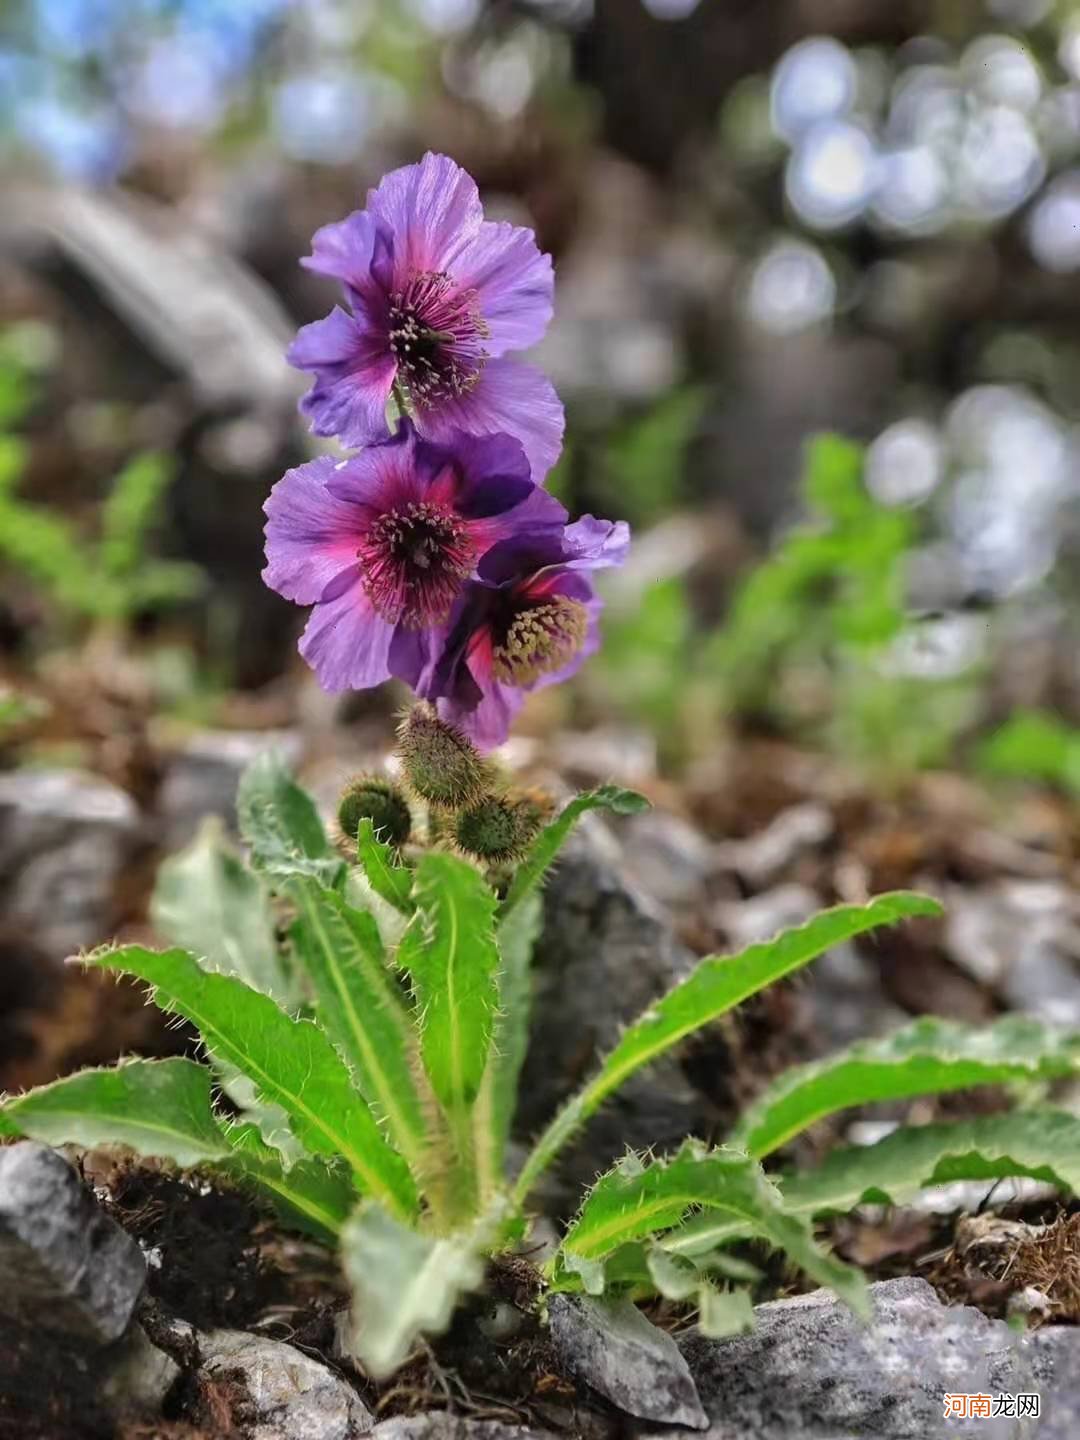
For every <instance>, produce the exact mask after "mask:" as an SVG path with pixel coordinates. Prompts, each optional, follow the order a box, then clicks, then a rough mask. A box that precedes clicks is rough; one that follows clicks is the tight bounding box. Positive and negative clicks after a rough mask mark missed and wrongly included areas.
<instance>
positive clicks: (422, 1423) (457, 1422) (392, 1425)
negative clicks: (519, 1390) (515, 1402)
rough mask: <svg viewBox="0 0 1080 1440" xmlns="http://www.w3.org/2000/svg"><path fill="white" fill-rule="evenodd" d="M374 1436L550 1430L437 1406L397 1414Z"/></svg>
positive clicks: (504, 1437)
mask: <svg viewBox="0 0 1080 1440" xmlns="http://www.w3.org/2000/svg"><path fill="white" fill-rule="evenodd" d="M371 1434H372V1437H373V1440H376V1437H377V1440H544V1437H546V1436H549V1435H551V1431H550V1430H533V1429H530V1427H529V1426H527V1425H504V1424H503V1422H502V1421H501V1420H466V1419H465V1418H464V1417H463V1416H460V1415H450V1414H448V1413H447V1412H446V1411H445V1410H437V1411H435V1412H434V1413H432V1414H428V1415H395V1416H394V1418H393V1419H392V1420H383V1421H382V1423H381V1424H379V1425H376V1426H375V1429H374V1430H373V1431H372V1432H371Z"/></svg>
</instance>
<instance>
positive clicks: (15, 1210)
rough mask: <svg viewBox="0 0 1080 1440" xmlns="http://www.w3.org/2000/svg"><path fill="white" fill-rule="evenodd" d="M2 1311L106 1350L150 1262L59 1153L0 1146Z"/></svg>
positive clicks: (126, 1317)
mask: <svg viewBox="0 0 1080 1440" xmlns="http://www.w3.org/2000/svg"><path fill="white" fill-rule="evenodd" d="M0 1274H2V1275H3V1279H4V1283H3V1287H2V1288H0V1310H3V1312H4V1313H5V1314H6V1315H7V1316H8V1317H9V1318H10V1319H12V1320H14V1321H15V1322H17V1323H18V1324H20V1325H22V1326H24V1327H33V1328H34V1329H35V1330H38V1329H40V1330H43V1331H51V1332H56V1333H59V1334H62V1335H64V1336H66V1337H67V1338H68V1339H70V1340H74V1341H78V1342H82V1343H83V1344H91V1345H108V1344H110V1343H111V1342H112V1341H114V1340H118V1339H119V1338H120V1336H121V1335H122V1334H123V1333H124V1331H125V1330H126V1329H127V1325H128V1322H129V1320H130V1319H131V1315H132V1311H133V1310H134V1308H135V1304H136V1302H137V1300H138V1299H139V1296H140V1294H141V1293H142V1288H143V1283H144V1281H145V1278H146V1263H145V1261H144V1260H143V1256H142V1251H141V1250H140V1249H139V1247H138V1245H137V1244H136V1243H135V1241H134V1240H132V1239H131V1237H130V1236H129V1235H127V1234H125V1232H124V1231H123V1230H121V1228H120V1226H119V1225H117V1224H116V1222H115V1221H114V1220H111V1219H110V1218H109V1217H108V1216H107V1215H106V1214H105V1213H104V1211H103V1210H101V1208H100V1207H99V1206H98V1204H97V1201H96V1200H95V1199H94V1197H93V1196H92V1195H91V1194H90V1192H89V1191H88V1190H87V1189H86V1187H85V1186H84V1185H83V1184H82V1182H81V1181H80V1180H79V1177H78V1176H77V1175H76V1173H75V1171H74V1170H73V1169H72V1168H71V1166H70V1165H69V1164H68V1163H67V1161H66V1160H64V1159H63V1158H62V1157H61V1156H60V1155H58V1154H57V1153H56V1151H55V1150H49V1149H47V1148H46V1147H45V1146H43V1145H36V1144H34V1143H33V1142H32V1141H29V1140H23V1141H20V1142H19V1143H18V1144H16V1145H9V1146H4V1147H2V1148H0Z"/></svg>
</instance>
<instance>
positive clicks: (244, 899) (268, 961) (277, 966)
mask: <svg viewBox="0 0 1080 1440" xmlns="http://www.w3.org/2000/svg"><path fill="white" fill-rule="evenodd" d="M150 917H151V919H152V920H153V922H154V924H155V926H156V927H157V929H158V930H160V931H161V933H162V935H163V936H164V937H165V939H166V940H168V941H169V942H170V943H171V944H173V945H180V946H182V947H183V948H184V949H185V950H190V951H191V953H192V954H193V955H195V956H197V957H199V958H200V959H202V960H204V961H205V962H206V964H207V967H208V968H209V969H212V970H216V971H218V972H219V973H220V974H222V975H235V976H237V978H238V979H240V980H243V981H244V982H245V984H247V985H250V986H251V987H252V988H253V989H255V990H262V991H263V992H264V993H265V994H267V995H273V996H274V998H275V999H276V1000H279V1001H281V1002H282V1003H283V1004H289V1003H290V1002H291V1001H292V1000H293V998H294V996H293V987H292V986H291V984H290V982H289V978H288V976H287V974H286V971H285V967H284V965H283V964H282V961H281V956H280V954H279V952H278V945H277V939H276V936H275V934H274V917H273V914H272V912H271V909H270V897H269V895H268V894H267V891H266V888H265V886H264V885H263V883H262V881H261V880H260V879H259V878H258V876H257V875H253V874H252V873H251V871H250V870H248V869H246V868H245V866H244V863H243V861H242V860H241V859H240V857H239V855H237V854H236V853H235V852H234V851H233V850H232V848H231V847H230V846H229V845H227V844H226V843H225V839H224V836H223V835H222V830H221V823H220V821H218V820H216V819H210V820H208V821H206V823H205V824H204V825H203V826H202V827H201V828H200V830H199V833H198V835H197V836H196V837H195V839H194V840H193V841H192V843H191V844H190V845H189V846H188V847H187V849H186V850H181V851H180V853H179V854H178V855H172V856H170V857H169V859H167V860H165V861H164V862H163V863H162V865H161V868H160V869H159V870H158V874H157V881H156V883H155V885H154V894H153V898H152V900H151V902H150Z"/></svg>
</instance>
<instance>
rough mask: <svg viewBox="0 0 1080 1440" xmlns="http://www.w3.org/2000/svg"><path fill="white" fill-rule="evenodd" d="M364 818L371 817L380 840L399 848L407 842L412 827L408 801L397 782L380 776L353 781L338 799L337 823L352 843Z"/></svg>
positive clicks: (368, 776) (363, 777) (369, 818)
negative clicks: (394, 782) (395, 783)
mask: <svg viewBox="0 0 1080 1440" xmlns="http://www.w3.org/2000/svg"><path fill="white" fill-rule="evenodd" d="M361 820H370V821H371V823H372V826H373V827H374V829H375V834H376V835H377V836H378V837H379V839H380V840H383V841H385V843H386V844H387V845H394V846H397V847H400V846H402V845H404V844H405V841H406V840H408V838H409V832H410V831H411V830H412V812H411V811H410V810H409V802H408V801H407V800H406V799H405V796H404V795H403V794H402V793H401V791H400V790H399V789H398V788H397V786H396V785H394V784H393V783H392V782H391V781H390V780H384V779H383V778H382V777H381V776H379V775H358V776H357V778H356V779H355V780H350V781H349V783H348V785H347V786H346V787H345V790H344V791H343V793H342V796H341V800H340V801H339V802H338V824H339V825H340V826H341V833H342V835H343V836H344V838H345V840H346V841H347V842H348V843H349V844H350V845H352V846H355V844H356V832H357V831H358V830H359V828H360V821H361Z"/></svg>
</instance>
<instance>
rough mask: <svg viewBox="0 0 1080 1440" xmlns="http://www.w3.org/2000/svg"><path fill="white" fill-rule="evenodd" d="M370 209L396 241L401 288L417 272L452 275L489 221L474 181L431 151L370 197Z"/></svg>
mask: <svg viewBox="0 0 1080 1440" xmlns="http://www.w3.org/2000/svg"><path fill="white" fill-rule="evenodd" d="M367 208H368V211H369V213H370V214H371V215H372V216H373V217H374V219H375V220H376V221H379V222H381V223H382V224H383V225H385V226H386V228H387V230H388V231H389V232H390V234H391V236H392V237H393V246H394V267H393V272H394V282H395V284H396V285H401V284H402V283H403V282H404V280H405V279H406V278H407V277H408V276H409V275H411V274H415V273H416V272H417V271H424V270H430V271H436V272H439V271H447V272H452V270H453V266H454V262H455V260H456V259H457V257H458V255H459V254H460V253H461V251H462V249H463V248H464V247H465V246H466V245H467V244H468V242H469V241H470V240H471V239H472V238H473V236H474V235H475V234H476V232H477V230H478V229H479V228H480V225H481V223H482V221H483V218H484V212H483V210H482V208H481V205H480V195H479V193H478V191H477V189H476V181H475V180H473V178H472V176H471V175H469V174H468V173H467V172H466V171H465V170H463V169H462V168H461V166H460V165H457V164H455V162H454V161H453V160H451V159H450V158H449V157H448V156H446V155H433V154H432V153H431V152H430V151H428V153H427V154H426V155H425V156H424V158H423V159H422V160H421V161H420V163H419V164H418V165H405V166H403V167H402V168H401V169H400V170H392V171H391V172H390V174H389V175H385V176H384V177H383V179H382V180H381V182H380V183H379V185H378V186H376V188H375V189H374V190H369V191H368V197H367Z"/></svg>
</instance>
